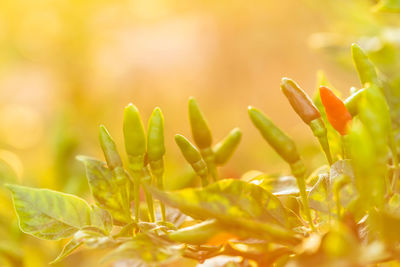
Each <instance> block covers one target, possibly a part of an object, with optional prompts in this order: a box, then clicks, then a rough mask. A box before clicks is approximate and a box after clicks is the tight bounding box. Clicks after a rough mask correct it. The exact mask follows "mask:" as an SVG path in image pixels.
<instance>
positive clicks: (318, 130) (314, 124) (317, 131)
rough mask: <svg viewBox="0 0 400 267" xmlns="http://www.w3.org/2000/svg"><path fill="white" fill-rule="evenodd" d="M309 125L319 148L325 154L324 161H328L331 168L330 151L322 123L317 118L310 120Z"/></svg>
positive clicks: (326, 133)
mask: <svg viewBox="0 0 400 267" xmlns="http://www.w3.org/2000/svg"><path fill="white" fill-rule="evenodd" d="M309 125H310V128H311V130H312V132H313V134H314V136H315V137H317V138H318V141H319V144H320V145H321V148H322V150H323V151H324V153H325V156H326V159H327V160H328V163H329V166H331V165H332V163H333V160H332V154H331V150H330V148H329V142H328V131H327V130H326V127H325V125H324V122H323V121H322V119H321V118H318V119H315V120H312V121H311V122H310V124H309Z"/></svg>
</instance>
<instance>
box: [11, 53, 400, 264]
mask: <svg viewBox="0 0 400 267" xmlns="http://www.w3.org/2000/svg"><path fill="white" fill-rule="evenodd" d="M352 54H353V60H354V63H355V66H356V69H357V71H358V73H359V76H360V80H361V83H362V85H363V88H362V89H360V90H355V91H354V92H353V94H352V95H351V96H350V97H349V98H347V99H346V100H345V101H344V103H343V102H341V100H340V99H338V98H336V97H334V95H333V94H332V93H330V91H326V90H328V89H326V88H325V87H323V88H321V90H320V91H319V92H321V95H320V94H319V92H318V93H317V94H316V96H315V98H314V101H312V100H311V99H310V98H309V97H308V96H307V95H306V94H305V93H304V91H302V90H301V89H300V87H299V86H298V85H297V84H296V83H295V82H293V81H292V80H290V79H286V78H285V79H283V80H282V85H281V87H282V91H283V92H284V93H285V95H286V96H287V97H288V99H289V101H290V103H291V104H292V106H293V108H294V110H295V111H296V112H297V113H298V114H299V115H300V117H301V119H303V121H304V122H305V123H307V124H308V125H309V126H310V128H311V130H312V131H313V133H314V135H315V136H316V137H317V138H318V140H319V142H320V144H321V147H322V150H323V152H324V153H325V155H326V157H327V162H328V164H327V165H324V166H321V167H320V168H318V169H317V170H315V171H314V172H312V173H311V174H310V175H306V174H307V172H306V170H305V167H304V164H303V161H302V159H301V157H300V155H299V153H298V152H297V149H296V146H295V144H294V142H293V141H292V140H291V139H290V138H289V137H288V136H287V135H286V134H285V133H283V132H282V131H281V130H280V129H278V128H277V127H276V126H275V125H274V124H273V123H272V122H271V121H270V120H269V119H268V118H267V117H266V116H265V115H264V114H262V113H261V112H260V111H259V110H257V109H255V108H252V107H250V108H249V115H250V118H251V120H252V122H253V124H254V125H255V126H256V128H257V129H258V130H259V131H260V133H261V135H262V136H263V138H264V139H265V140H266V141H267V142H268V143H269V144H270V145H271V146H272V147H273V148H274V150H275V151H276V152H277V153H278V154H279V155H280V156H281V157H282V158H283V159H284V160H285V161H287V162H288V163H289V165H290V167H291V170H292V174H291V175H284V176H269V175H267V174H264V173H260V172H254V171H252V172H249V173H246V174H244V175H243V178H242V179H221V177H219V175H218V170H217V166H219V165H222V164H224V163H226V161H227V160H228V159H229V158H230V156H231V155H232V153H233V152H234V150H235V148H236V147H237V145H238V144H239V142H240V139H241V132H240V130H239V129H234V130H232V131H231V132H230V133H229V134H228V136H227V137H226V138H225V139H224V140H222V141H221V142H220V143H218V144H216V145H214V146H213V144H212V135H211V131H210V129H209V127H208V124H207V122H206V120H205V118H204V116H203V114H202V113H201V111H200V109H199V107H198V105H197V103H196V101H195V100H194V99H190V100H189V119H190V125H191V129H192V137H193V140H194V143H195V145H194V144H192V143H191V142H190V141H189V140H188V139H186V138H185V137H183V136H181V135H177V136H176V138H175V140H176V142H177V144H178V146H179V148H180V149H181V152H182V154H183V156H184V157H185V159H186V160H187V162H188V163H189V164H190V165H191V166H192V168H193V170H194V171H195V173H196V174H197V176H198V177H199V178H200V180H201V184H202V186H201V187H196V188H185V189H182V190H178V191H173V192H166V191H164V190H163V179H164V175H163V173H164V164H163V158H164V153H165V148H164V134H163V127H164V123H163V122H164V120H163V116H162V113H161V110H160V109H158V108H156V109H155V110H154V112H153V114H152V117H151V118H150V121H149V127H148V131H147V137H146V135H145V131H144V128H143V125H142V122H141V118H140V115H139V112H138V110H137V109H136V107H134V106H133V105H129V106H128V107H127V108H126V109H125V112H124V137H125V148H126V152H127V158H128V164H126V165H124V164H123V163H122V162H123V161H122V160H121V157H120V154H119V153H118V151H117V149H116V146H115V143H114V141H113V140H112V138H111V136H110V135H109V134H108V132H107V130H106V129H105V128H104V126H101V127H100V143H101V146H102V149H103V152H104V155H105V159H106V162H103V161H99V160H96V159H92V158H88V157H79V160H81V161H82V162H84V164H85V166H86V171H87V178H88V182H89V185H90V188H91V192H92V196H93V199H94V201H95V204H94V205H89V204H88V203H87V202H86V201H85V200H83V199H81V198H78V197H76V196H73V195H69V194H64V193H61V192H56V191H52V190H48V189H34V188H29V187H24V186H20V185H16V184H9V185H8V188H9V189H10V190H11V192H12V194H13V200H14V206H15V209H16V212H17V214H18V218H19V224H20V228H21V230H22V231H23V232H25V233H27V234H30V235H33V236H35V237H38V238H41V239H48V240H59V239H66V238H70V241H69V242H68V243H67V244H66V245H65V247H64V249H63V250H62V252H61V253H60V255H59V256H58V257H57V258H56V259H55V260H54V261H53V262H58V261H61V260H62V259H64V258H65V257H66V256H68V255H69V254H71V253H72V252H73V251H75V250H76V249H77V248H78V247H80V246H82V245H84V246H86V247H88V248H106V249H108V250H109V254H107V255H106V256H105V257H104V259H103V261H127V262H132V264H137V265H143V266H151V265H159V264H163V263H167V262H169V261H173V260H176V259H179V258H181V257H187V258H191V259H195V260H198V261H199V262H203V261H206V260H207V261H211V260H213V259H220V261H218V262H219V263H218V265H219V266H222V265H228V264H229V266H271V265H273V266H289V265H290V266H292V265H293V264H296V265H297V266H365V265H367V264H377V263H382V262H386V261H392V260H393V261H394V260H399V259H400V258H399V255H400V247H399V242H400V232H399V231H398V229H397V225H399V224H400V194H399V188H398V183H397V180H398V177H399V174H400V169H399V162H398V154H397V147H398V145H397V143H396V138H395V132H396V131H397V130H398V129H396V125H395V124H393V123H392V117H391V114H390V105H388V103H387V101H386V98H385V96H384V93H383V92H384V88H383V86H384V85H383V83H382V82H381V80H380V79H379V77H378V75H377V73H376V70H375V67H374V66H373V65H372V63H371V61H370V60H369V59H368V58H367V56H366V55H365V54H364V52H363V51H362V50H361V48H360V47H358V46H357V45H353V47H352ZM320 85H322V86H325V85H327V82H326V81H324V80H323V79H321V84H320ZM326 92H328V93H326ZM399 100H400V99H399ZM140 189H142V190H143V192H144V193H145V194H144V195H145V198H146V204H145V203H142V202H143V201H141V198H140ZM153 198H156V199H158V200H159V202H156V201H154V200H153ZM164 205H167V207H164ZM172 208H174V209H172ZM221 257H222V258H221Z"/></svg>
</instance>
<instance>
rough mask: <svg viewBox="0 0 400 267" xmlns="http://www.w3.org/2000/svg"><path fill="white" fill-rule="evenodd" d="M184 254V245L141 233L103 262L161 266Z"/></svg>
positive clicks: (106, 257)
mask: <svg viewBox="0 0 400 267" xmlns="http://www.w3.org/2000/svg"><path fill="white" fill-rule="evenodd" d="M182 253H183V246H182V245H177V244H176V243H172V242H170V241H166V240H164V239H162V238H160V237H158V236H156V235H153V234H142V233H140V234H137V235H136V236H135V237H133V239H132V240H130V241H127V242H125V243H124V244H122V245H120V246H119V247H118V248H116V249H115V250H113V251H112V252H111V253H109V254H108V255H106V256H105V257H104V259H103V260H102V261H103V262H108V261H119V260H127V262H129V263H132V264H131V265H132V266H143V267H145V266H153V265H156V266H159V265H160V264H166V263H168V262H170V261H174V260H176V259H178V258H179V257H181V255H182ZM134 264H135V265H134ZM131 265H129V266H131Z"/></svg>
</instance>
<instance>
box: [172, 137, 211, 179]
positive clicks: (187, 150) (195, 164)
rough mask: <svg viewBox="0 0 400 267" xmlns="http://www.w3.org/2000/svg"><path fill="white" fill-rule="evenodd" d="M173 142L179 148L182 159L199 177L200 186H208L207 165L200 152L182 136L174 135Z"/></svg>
mask: <svg viewBox="0 0 400 267" xmlns="http://www.w3.org/2000/svg"><path fill="white" fill-rule="evenodd" d="M175 142H176V144H177V145H178V146H179V149H180V150H181V152H182V154H183V157H184V158H185V159H186V161H187V162H189V164H190V165H191V166H192V168H193V170H194V171H195V172H196V174H197V175H198V176H200V178H201V182H202V185H203V186H206V185H207V184H208V181H207V175H208V170H207V164H206V163H205V161H204V160H203V158H202V157H201V154H200V152H199V151H198V150H197V148H196V147H195V146H194V145H193V144H192V143H190V142H189V140H187V139H186V138H185V137H184V136H183V135H180V134H177V135H175Z"/></svg>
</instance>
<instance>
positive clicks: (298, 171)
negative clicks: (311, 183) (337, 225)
mask: <svg viewBox="0 0 400 267" xmlns="http://www.w3.org/2000/svg"><path fill="white" fill-rule="evenodd" d="M290 168H291V169H292V174H293V175H294V177H296V181H297V186H298V187H299V190H300V197H301V201H302V202H303V206H304V212H305V213H306V217H307V220H308V222H309V224H310V227H311V229H312V230H315V226H314V223H313V220H312V217H311V210H310V205H309V203H308V197H307V190H306V181H305V180H304V174H305V166H304V164H303V162H302V161H301V160H299V161H297V162H295V163H293V164H290Z"/></svg>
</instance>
